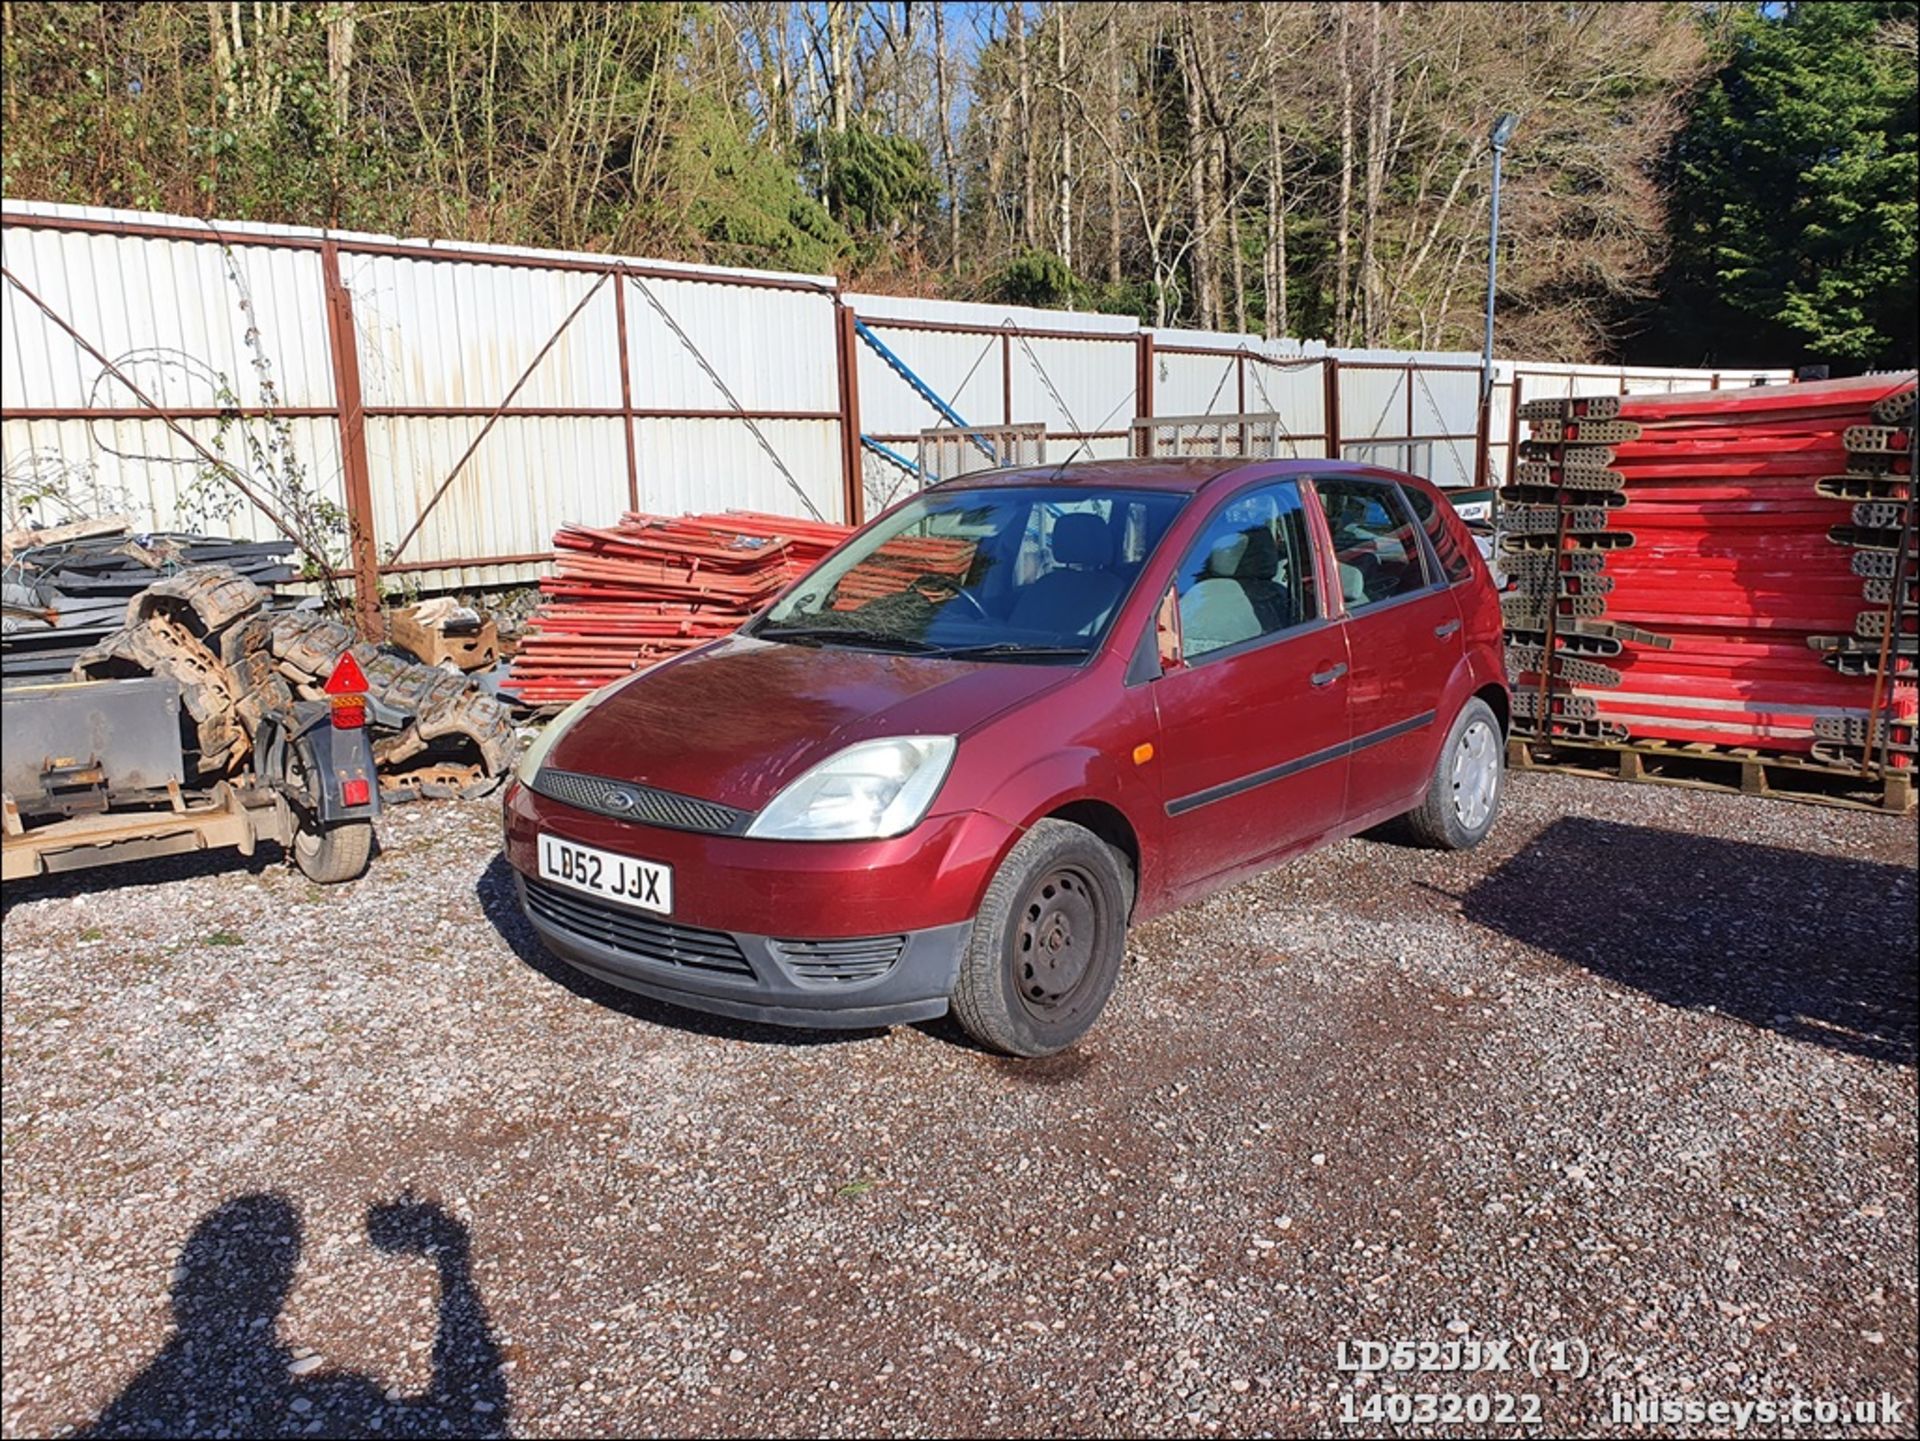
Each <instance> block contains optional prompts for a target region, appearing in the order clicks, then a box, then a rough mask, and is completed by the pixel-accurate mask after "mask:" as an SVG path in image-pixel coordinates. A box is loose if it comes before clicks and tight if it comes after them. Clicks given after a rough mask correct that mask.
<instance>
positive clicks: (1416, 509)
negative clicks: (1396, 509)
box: [1400, 485, 1473, 585]
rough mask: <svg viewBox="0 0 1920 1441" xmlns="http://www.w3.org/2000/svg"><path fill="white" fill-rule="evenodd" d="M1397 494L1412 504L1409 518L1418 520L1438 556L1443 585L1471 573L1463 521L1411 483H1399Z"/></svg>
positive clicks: (1468, 547)
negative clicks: (1444, 577)
mask: <svg viewBox="0 0 1920 1441" xmlns="http://www.w3.org/2000/svg"><path fill="white" fill-rule="evenodd" d="M1400 493H1401V494H1402V495H1404V496H1406V498H1407V504H1408V505H1409V506H1411V507H1413V518H1414V519H1415V520H1417V521H1419V522H1420V525H1421V527H1422V528H1423V529H1424V530H1425V531H1426V532H1427V539H1428V540H1430V541H1432V542H1433V553H1434V554H1435V555H1437V556H1439V557H1440V569H1441V572H1442V573H1443V574H1444V575H1445V576H1446V577H1447V584H1448V585H1455V584H1458V583H1459V582H1460V581H1463V580H1465V579H1466V578H1467V577H1468V576H1470V575H1472V574H1473V561H1472V559H1471V557H1470V555H1469V552H1470V551H1471V550H1472V548H1473V542H1472V541H1471V540H1469V539H1468V538H1467V534H1466V526H1465V524H1464V523H1463V522H1461V521H1460V519H1459V518H1458V517H1457V516H1455V515H1453V514H1451V513H1450V512H1451V509H1452V507H1450V506H1443V505H1441V504H1440V503H1439V502H1438V501H1436V500H1435V499H1434V498H1433V497H1432V496H1430V495H1428V494H1427V493H1426V492H1425V491H1424V490H1419V489H1416V488H1415V487H1414V486H1411V485H1403V486H1401V487H1400Z"/></svg>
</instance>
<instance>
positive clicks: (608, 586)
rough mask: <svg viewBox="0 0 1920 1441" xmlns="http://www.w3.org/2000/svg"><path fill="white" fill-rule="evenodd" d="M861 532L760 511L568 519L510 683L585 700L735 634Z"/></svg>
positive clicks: (523, 692) (523, 691)
mask: <svg viewBox="0 0 1920 1441" xmlns="http://www.w3.org/2000/svg"><path fill="white" fill-rule="evenodd" d="M849 533H850V532H849V530H848V528H847V527H846V526H840V525H830V524H824V523H822V522H819V521H802V520H794V519H790V518H788V517H786V516H777V515H763V514H759V513H757V512H753V511H723V512H721V513H719V514H714V515H687V516H677V517H666V516H656V515H643V514H639V513H637V512H632V511H630V512H628V513H627V514H626V515H624V516H622V517H621V519H620V522H619V524H617V525H614V526H609V527H606V528H604V529H599V528H594V527H591V526H584V525H567V526H562V527H561V529H560V532H559V533H558V534H557V535H555V536H554V538H553V545H554V573H553V574H552V575H551V576H549V577H547V578H546V579H545V580H542V581H541V582H540V592H541V594H542V595H543V596H544V597H545V601H544V603H543V604H542V605H541V606H540V608H539V609H538V610H537V611H535V612H534V614H533V617H532V619H531V620H530V621H529V622H528V624H527V634H526V636H525V637H524V638H523V639H522V641H521V643H520V650H519V652H518V654H516V655H515V657H514V661H513V669H512V671H511V673H510V674H509V676H508V678H507V679H506V681H505V682H503V683H502V685H501V689H502V690H504V691H506V692H507V693H508V694H510V695H513V696H516V697H518V698H519V699H520V700H521V701H523V702H525V703H526V704H528V705H536V706H537V705H549V704H552V703H555V702H560V701H570V700H577V699H579V698H580V697H581V696H584V695H587V694H589V693H590V692H592V691H594V690H597V689H598V688H599V687H601V686H603V685H605V684H606V683H607V682H608V681H612V680H618V679H619V678H620V677H621V676H623V675H626V674H628V673H630V672H632V671H635V670H638V669H641V668H643V667H645V666H648V665H652V664H653V663H655V662H656V661H660V660H664V659H666V658H667V657H668V656H670V655H673V654H675V653H677V652H679V651H683V650H687V649H690V648H691V647H693V646H696V645H700V644H702V643H704V642H706V641H709V640H712V639H713V638H714V637H715V636H721V635H725V634H727V633H728V632H729V631H732V630H735V629H737V628H738V627H739V625H740V624H741V622H743V621H745V620H746V619H747V618H748V617H749V616H751V615H752V614H753V613H754V611H756V610H758V609H759V608H760V607H761V606H762V605H764V604H766V602H767V601H768V600H770V599H772V598H773V596H774V595H775V594H777V593H778V592H779V590H780V589H781V587H782V586H784V585H786V584H787V583H788V582H789V581H791V580H793V579H794V578H795V577H797V576H799V575H801V574H804V573H805V572H806V571H807V570H808V569H810V568H811V567H812V566H813V565H814V564H815V563H816V562H818V561H819V560H820V558H821V557H822V556H824V555H825V554H826V553H827V552H828V551H830V550H832V549H833V548H834V546H836V545H838V544H839V543H840V542H841V541H842V540H844V539H845V538H846V537H847V535H848V534H849Z"/></svg>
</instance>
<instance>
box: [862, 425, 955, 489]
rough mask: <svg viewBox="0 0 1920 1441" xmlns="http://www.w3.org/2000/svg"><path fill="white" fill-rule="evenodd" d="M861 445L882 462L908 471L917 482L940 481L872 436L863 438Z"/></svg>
mask: <svg viewBox="0 0 1920 1441" xmlns="http://www.w3.org/2000/svg"><path fill="white" fill-rule="evenodd" d="M860 443H861V444H862V445H864V446H865V447H866V448H867V449H868V450H870V451H872V452H873V453H874V454H875V455H877V456H879V457H880V458H881V459H882V460H884V461H887V462H889V463H890V464H893V465H897V466H899V467H900V468H901V469H902V470H904V471H906V472H907V474H909V475H911V476H912V477H913V478H914V479H915V480H921V481H932V480H937V479H939V477H938V476H933V475H929V474H927V472H926V471H924V470H922V469H921V468H920V467H919V466H917V465H915V464H914V463H913V462H912V461H910V460H908V459H907V458H906V457H905V456H904V455H902V454H901V453H900V452H899V451H897V450H895V449H893V447H891V446H887V445H882V444H881V443H880V442H879V441H877V440H875V439H874V438H873V437H872V436H870V435H863V436H861V437H860Z"/></svg>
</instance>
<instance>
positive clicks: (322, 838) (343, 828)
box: [293, 821, 373, 886]
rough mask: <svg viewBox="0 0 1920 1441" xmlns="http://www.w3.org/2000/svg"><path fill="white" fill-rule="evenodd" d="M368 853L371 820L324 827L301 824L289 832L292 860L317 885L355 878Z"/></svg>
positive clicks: (370, 852)
mask: <svg viewBox="0 0 1920 1441" xmlns="http://www.w3.org/2000/svg"><path fill="white" fill-rule="evenodd" d="M372 855H373V822H372V821H345V822H342V823H341V824H340V825H337V826H328V827H327V828H326V829H325V830H313V829H311V828H309V827H308V826H305V825H303V826H301V828H300V829H299V830H297V831H295V832H294V833H293V863H294V864H295V865H297V866H299V867H300V873H301V874H302V875H303V876H305V877H306V878H307V879H308V880H310V881H314V882H316V883H318V884H319V885H323V886H331V885H337V884H339V883H340V882H341V881H352V880H358V879H359V878H360V877H361V876H363V875H365V874H366V872H367V861H368V860H369V859H370V858H371V857H372Z"/></svg>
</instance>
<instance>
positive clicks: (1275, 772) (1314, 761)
mask: <svg viewBox="0 0 1920 1441" xmlns="http://www.w3.org/2000/svg"><path fill="white" fill-rule="evenodd" d="M1437 714H1438V713H1437V712H1435V711H1423V712H1422V713H1421V714H1419V715H1417V716H1413V717H1412V718H1410V719H1408V720H1403V721H1397V722H1395V723H1394V724H1393V725H1390V726H1382V727H1381V728H1380V729H1379V730H1377V731H1368V732H1367V733H1366V734H1365V735H1363V736H1357V737H1355V738H1354V739H1353V740H1350V741H1342V742H1341V743H1340V744H1339V745H1337V746H1328V747H1327V748H1326V749H1325V750H1319V751H1314V752H1312V753H1311V754H1310V755H1304V756H1300V757H1297V758H1296V759H1294V760H1290V761H1283V762H1282V763H1281V764H1279V765H1277V766H1268V767H1267V768H1266V769H1265V770H1262V771H1255V772H1253V774H1251V775H1245V776H1241V777H1239V778H1238V779H1237V780H1230V781H1223V782H1222V783H1221V784H1219V785H1217V786H1209V787H1207V789H1205V790H1203V791H1195V792H1194V793H1193V794H1192V795H1186V796H1181V797H1180V798H1179V799H1178V800H1171V801H1168V802H1167V814H1168V815H1170V816H1178V815H1185V814H1186V813H1187V812H1188V811H1191V810H1197V809H1199V808H1200V807H1201V806H1206V805H1212V804H1213V803H1214V802H1215V801H1223V800H1225V799H1226V798H1227V797H1228V796H1237V795H1239V794H1240V792H1242V791H1250V790H1252V789H1253V788H1254V787H1255V786H1264V785H1270V784H1272V783H1273V782H1274V781H1279V780H1285V779H1286V778H1287V777H1288V776H1293V775H1298V774H1300V772H1301V771H1304V770H1311V769H1312V768H1313V767H1314V766H1318V765H1325V764H1326V763H1327V762H1328V761H1337V760H1339V759H1340V757H1342V756H1349V755H1352V754H1353V753H1354V752H1355V751H1363V750H1365V749H1366V748H1367V747H1368V746H1377V745H1380V744H1381V743H1382V742H1384V741H1390V740H1395V739H1397V738H1399V737H1400V736H1403V735H1406V734H1408V733H1409V732H1411V731H1417V730H1422V729H1424V728H1425V727H1427V726H1430V725H1432V724H1433V722H1434V718H1435V716H1436V715H1437Z"/></svg>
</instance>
